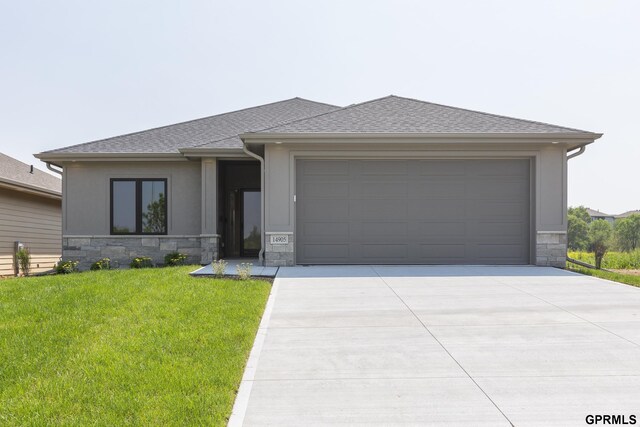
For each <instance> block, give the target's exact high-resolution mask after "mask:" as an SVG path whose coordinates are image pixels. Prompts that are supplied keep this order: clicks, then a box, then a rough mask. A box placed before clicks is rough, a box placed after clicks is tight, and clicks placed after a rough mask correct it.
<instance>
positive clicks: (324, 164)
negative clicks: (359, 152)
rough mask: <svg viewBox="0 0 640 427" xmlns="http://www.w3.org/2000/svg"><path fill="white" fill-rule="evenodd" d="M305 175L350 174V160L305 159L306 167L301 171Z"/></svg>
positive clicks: (333, 175)
mask: <svg viewBox="0 0 640 427" xmlns="http://www.w3.org/2000/svg"><path fill="white" fill-rule="evenodd" d="M300 172H301V173H302V174H303V175H304V176H314V175H319V176H329V177H335V176H340V175H349V161H348V160H305V162H304V169H303V170H302V171H300Z"/></svg>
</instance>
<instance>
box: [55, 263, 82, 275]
mask: <svg viewBox="0 0 640 427" xmlns="http://www.w3.org/2000/svg"><path fill="white" fill-rule="evenodd" d="M79 263H80V262H79V261H60V262H59V263H58V265H56V273H58V274H69V273H76V272H77V271H78V264H79Z"/></svg>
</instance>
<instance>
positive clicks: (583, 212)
mask: <svg viewBox="0 0 640 427" xmlns="http://www.w3.org/2000/svg"><path fill="white" fill-rule="evenodd" d="M567 214H568V215H573V216H576V217H578V218H580V219H581V220H583V221H584V222H586V223H587V224H589V223H590V222H591V217H590V216H589V212H587V208H585V207H584V206H577V207H575V208H569V211H568V212H567Z"/></svg>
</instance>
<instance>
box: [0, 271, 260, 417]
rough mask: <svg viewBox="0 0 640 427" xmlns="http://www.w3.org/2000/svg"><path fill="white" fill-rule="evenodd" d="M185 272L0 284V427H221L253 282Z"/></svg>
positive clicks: (246, 343) (239, 365) (252, 310)
mask: <svg viewBox="0 0 640 427" xmlns="http://www.w3.org/2000/svg"><path fill="white" fill-rule="evenodd" d="M193 269H194V267H174V268H163V269H146V270H126V271H125V270H123V271H97V272H89V273H80V274H70V275H57V276H46V277H33V278H23V279H10V280H2V281H0V425H52V424H56V425H59V424H64V425H78V426H84V425H123V424H138V425H162V424H164V425H187V424H189V425H193V424H196V425H211V424H213V425H224V424H226V421H227V418H228V417H229V415H230V413H231V407H232V405H233V401H234V398H235V393H236V390H237V388H238V385H239V383H240V379H241V377H242V372H243V369H244V365H245V363H246V360H247V357H248V354H249V351H250V349H251V346H252V344H253V340H254V337H255V334H256V331H257V328H258V324H259V322H260V317H261V316H262V312H263V310H264V306H265V302H266V300H267V297H268V294H269V290H270V284H269V283H268V282H265V281H258V280H251V281H246V282H240V281H235V280H213V279H197V278H192V277H190V276H189V275H188V273H189V272H190V271H192V270H193Z"/></svg>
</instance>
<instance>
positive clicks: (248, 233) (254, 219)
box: [239, 190, 261, 257]
mask: <svg viewBox="0 0 640 427" xmlns="http://www.w3.org/2000/svg"><path fill="white" fill-rule="evenodd" d="M240 194H241V197H240V198H239V202H240V205H241V206H240V209H239V214H240V217H241V221H240V226H241V228H242V229H241V239H240V256H243V257H257V256H258V252H260V243H261V242H260V236H261V230H260V228H261V224H260V190H241V191H240Z"/></svg>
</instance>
